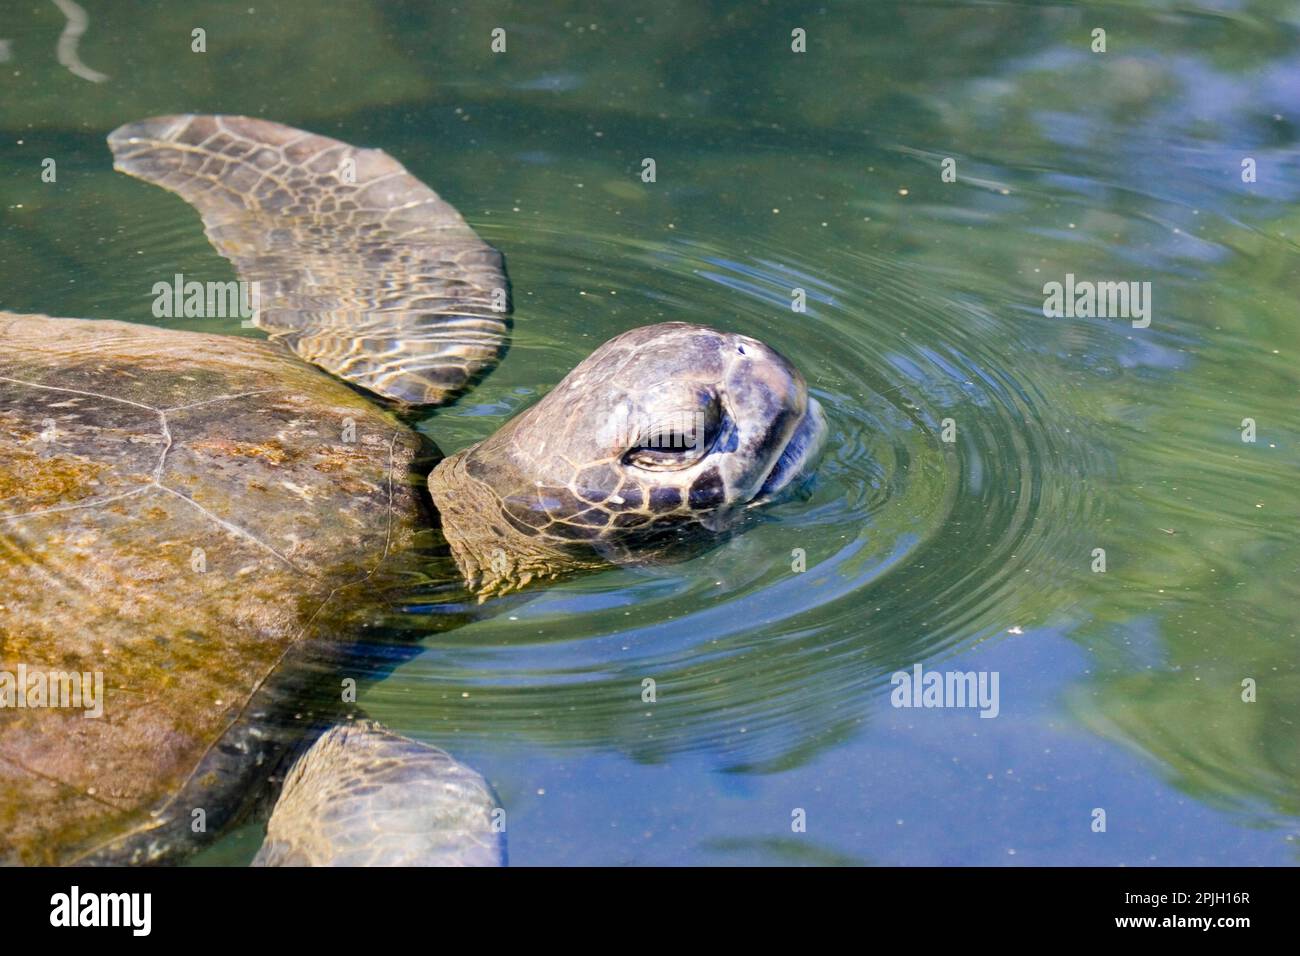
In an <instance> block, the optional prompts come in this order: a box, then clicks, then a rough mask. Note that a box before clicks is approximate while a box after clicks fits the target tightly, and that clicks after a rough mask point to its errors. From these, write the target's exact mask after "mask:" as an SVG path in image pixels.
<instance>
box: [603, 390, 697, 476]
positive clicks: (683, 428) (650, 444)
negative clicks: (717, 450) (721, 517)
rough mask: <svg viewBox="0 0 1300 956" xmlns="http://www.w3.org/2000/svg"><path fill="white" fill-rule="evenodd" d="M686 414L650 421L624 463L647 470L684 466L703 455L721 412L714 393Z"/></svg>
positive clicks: (667, 469)
mask: <svg viewBox="0 0 1300 956" xmlns="http://www.w3.org/2000/svg"><path fill="white" fill-rule="evenodd" d="M701 398H702V401H701V402H700V404H699V405H698V406H697V408H696V409H693V410H692V411H691V412H689V413H686V414H675V415H667V416H665V417H663V418H661V419H659V420H657V421H654V422H652V423H651V424H650V425H649V426H648V427H646V428H645V429H644V430H643V431H642V432H641V436H640V438H639V439H638V441H637V442H636V444H634V445H633V446H632V447H631V448H629V449H628V450H627V451H626V452H624V453H623V463H624V464H627V465H633V466H635V467H637V468H644V469H647V470H649V471H669V470H673V469H679V468H686V467H688V466H690V465H693V464H695V463H696V462H697V461H699V460H700V459H701V458H703V457H704V456H705V455H706V454H707V453H708V451H709V449H710V448H711V447H713V442H714V440H715V439H716V438H717V437H718V431H719V423H720V420H721V415H720V414H719V410H718V403H717V399H716V397H715V396H713V395H711V394H710V395H705V396H701Z"/></svg>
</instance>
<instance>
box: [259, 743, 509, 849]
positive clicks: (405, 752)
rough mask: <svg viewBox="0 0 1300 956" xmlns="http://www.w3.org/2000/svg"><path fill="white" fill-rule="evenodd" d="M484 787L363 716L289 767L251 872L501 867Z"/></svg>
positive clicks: (494, 815) (437, 753) (491, 801)
mask: <svg viewBox="0 0 1300 956" xmlns="http://www.w3.org/2000/svg"><path fill="white" fill-rule="evenodd" d="M503 824H504V817H503V816H502V814H501V812H500V807H499V804H498V802H497V799H496V796H495V795H494V794H493V793H492V788H491V787H489V786H488V784H487V781H486V780H484V779H483V778H482V777H481V776H480V775H479V774H478V773H476V772H475V771H474V770H471V769H470V768H469V767H466V766H465V765H464V764H462V763H458V762H457V761H456V760H455V758H453V757H452V756H451V755H450V754H449V753H447V752H446V751H444V750H439V749H438V748H437V747H430V746H428V745H427V744H423V743H419V742H417V741H414V740H409V739H407V738H406V737H402V736H400V735H398V734H394V733H392V732H391V731H388V730H385V729H384V728H383V727H380V726H379V725H377V724H375V723H374V722H372V721H368V720H359V721H355V722H353V723H349V724H341V725H339V726H338V727H335V728H333V729H332V730H330V731H329V732H328V733H326V734H325V735H324V736H322V737H321V738H320V739H319V740H318V741H316V743H315V744H313V745H312V747H311V749H310V750H308V751H307V753H306V754H304V755H303V756H302V757H301V758H300V759H299V760H298V761H297V762H296V763H295V764H294V766H293V770H291V771H290V772H289V776H288V778H287V779H286V780H285V782H284V790H283V792H282V793H281V795H280V799H279V800H278V801H277V802H276V804H275V812H274V813H272V814H271V819H270V820H269V821H268V823H267V825H266V842H265V843H263V844H262V849H261V851H260V852H259V853H258V854H257V859H256V860H254V861H253V865H254V866H502V865H504V864H505V861H506V849H505V832H504V825H503Z"/></svg>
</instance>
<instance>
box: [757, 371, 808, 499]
mask: <svg viewBox="0 0 1300 956" xmlns="http://www.w3.org/2000/svg"><path fill="white" fill-rule="evenodd" d="M826 432H827V427H826V414H825V412H823V411H822V406H821V403H820V402H818V401H817V399H815V398H813V397H812V396H811V395H810V396H808V407H807V409H806V410H805V411H804V414H803V418H802V419H800V420H799V424H798V425H797V426H796V427H795V430H794V431H793V432H792V433H791V435H790V440H789V441H787V442H786V443H785V448H783V449H782V450H781V454H780V456H779V457H778V458H777V460H776V464H774V465H773V466H772V470H771V471H769V472H768V474H767V478H766V479H764V481H763V485H762V487H761V488H759V489H758V493H757V494H756V495H754V497H753V499H752V500H751V501H750V502H749V505H748V506H747V507H751V508H752V507H755V506H756V505H765V504H769V503H771V502H773V501H777V500H780V499H781V498H784V497H786V496H787V493H793V492H794V491H795V490H796V489H797V488H798V487H799V486H800V485H801V484H802V483H803V480H804V479H806V478H808V477H810V476H811V474H812V467H813V465H815V464H816V463H817V458H818V456H820V455H821V451H822V448H823V447H824V446H825V444H826Z"/></svg>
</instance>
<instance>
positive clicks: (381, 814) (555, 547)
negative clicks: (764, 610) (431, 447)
mask: <svg viewBox="0 0 1300 956" xmlns="http://www.w3.org/2000/svg"><path fill="white" fill-rule="evenodd" d="M109 143H110V146H111V147H112V149H113V152H114V155H115V157H116V166H117V168H118V169H120V170H123V171H125V172H128V173H130V174H132V175H134V176H138V177H140V178H142V179H145V180H147V181H149V182H153V183H155V184H157V185H160V186H162V187H164V188H166V189H169V190H171V191H172V192H175V193H177V194H178V195H180V196H181V197H183V198H184V199H185V200H186V201H187V202H189V203H190V204H191V205H192V206H193V207H194V208H195V209H197V210H198V212H199V213H200V215H201V217H202V219H203V223H204V226H205V227H206V230H207V235H208V237H209V239H211V240H212V243H213V245H214V246H215V247H216V248H217V250H218V251H219V252H221V253H222V254H223V255H224V256H226V257H227V258H228V259H230V260H231V262H233V263H234V265H235V267H236V270H237V271H238V274H239V276H240V278H241V279H242V280H244V281H246V282H255V283H257V284H258V286H259V287H260V288H259V293H260V311H259V312H258V314H257V316H256V323H257V324H258V325H259V327H261V328H263V329H265V330H266V331H267V332H268V333H269V334H270V337H271V340H272V341H271V342H257V341H252V340H249V339H241V338H231V337H228V336H215V335H204V334H198V333H191V332H178V331H173V330H165V329H158V328H151V327H148V326H140V325H128V324H123V323H120V322H106V321H86V320H81V319H51V318H49V317H46V316H31V315H27V316H24V315H14V314H11V313H0V862H25V863H65V862H158V861H167V860H172V859H175V858H177V857H178V856H180V855H181V854H183V853H184V852H186V851H189V850H192V849H193V848H194V847H195V846H196V845H197V844H200V843H202V842H204V841H205V840H206V839H208V838H210V837H211V836H214V835H216V834H218V833H219V832H221V831H222V830H223V829H224V828H226V827H227V826H229V825H230V824H231V823H233V822H236V821H238V820H240V819H241V818H242V817H243V816H244V814H245V813H246V812H247V811H248V810H249V809H250V805H251V804H252V803H253V802H254V801H255V800H256V799H257V798H258V796H259V795H260V794H262V793H264V792H265V790H266V788H265V787H264V786H260V784H264V783H267V782H269V779H270V778H271V777H272V775H273V774H274V773H276V772H278V769H279V767H280V758H281V757H283V756H284V755H285V754H286V753H287V752H288V751H289V749H290V748H291V747H294V746H295V745H297V744H299V743H300V742H302V738H303V737H304V736H305V735H306V728H305V726H304V723H305V722H298V721H297V717H298V716H300V712H301V711H303V710H307V711H310V710H311V706H312V705H313V704H314V703H320V704H321V705H322V706H324V705H325V704H326V703H330V704H331V707H333V708H337V707H338V704H339V698H340V696H341V695H340V694H339V683H338V682H339V679H340V678H341V677H342V678H346V676H347V673H346V664H347V662H348V661H349V660H351V658H349V657H347V656H346V655H347V654H349V653H351V652H352V650H353V648H351V647H350V646H349V645H351V644H352V643H353V642H354V641H355V639H356V637H357V631H358V630H359V628H360V627H361V626H362V624H363V619H364V615H365V614H366V613H367V610H368V609H373V608H374V606H375V604H376V597H375V595H377V594H381V593H384V592H385V588H383V587H381V586H380V582H381V581H383V580H384V579H385V576H387V575H390V574H391V575H392V580H401V579H402V575H403V573H404V572H405V571H409V570H410V565H409V564H403V563H402V559H403V558H404V557H405V558H410V557H411V556H413V555H414V556H415V558H416V560H422V556H421V554H420V553H419V549H413V544H414V542H415V536H416V534H417V533H418V532H419V531H420V530H421V529H424V528H428V527H431V526H432V525H433V524H435V523H436V522H437V521H438V520H439V517H441V519H442V523H443V527H442V530H443V537H444V542H445V544H446V545H447V550H446V551H445V552H444V557H443V558H442V560H443V561H444V562H445V564H444V565H443V570H442V572H441V573H442V574H444V575H445V576H446V577H447V578H448V579H451V578H455V579H456V580H457V581H458V582H459V585H458V586H459V587H461V588H463V589H464V590H462V591H461V593H460V595H459V597H458V599H457V600H458V601H459V602H460V604H461V605H462V606H469V605H470V604H471V603H472V602H469V601H464V600H462V599H464V598H467V597H470V596H475V597H477V598H479V599H480V600H482V599H483V598H484V597H485V596H487V595H490V594H501V593H506V592H509V591H513V590H517V589H520V588H523V587H525V586H527V585H529V584H533V583H537V582H540V581H547V580H554V579H557V578H559V577H562V576H564V575H566V574H571V573H574V572H575V571H578V570H582V569H589V568H597V567H603V566H606V565H607V564H609V563H623V562H627V561H641V560H647V559H651V558H654V557H656V556H659V555H661V554H667V553H669V552H673V553H677V552H678V551H680V550H681V548H682V547H683V546H684V545H685V544H686V542H688V541H690V542H694V541H697V540H700V539H705V540H706V543H707V540H716V536H717V535H718V534H719V533H720V532H724V531H726V530H727V529H729V528H731V527H732V526H734V525H735V524H736V523H737V522H738V521H739V520H740V518H741V516H743V515H744V514H745V513H746V511H747V509H748V508H750V507H751V506H753V505H757V504H760V503H763V502H766V501H769V500H771V499H772V498H773V497H775V496H776V495H777V494H778V493H779V492H780V491H781V490H782V489H784V488H787V487H790V486H792V485H793V484H794V483H795V480H796V478H797V477H798V476H799V475H800V474H801V473H803V472H804V471H805V470H806V469H807V467H808V466H810V464H811V461H812V460H813V458H814V457H815V455H816V451H817V448H818V447H819V446H820V444H821V442H822V438H823V436H824V434H825V422H824V419H823V417H822V415H821V412H820V409H819V408H818V407H817V404H816V402H815V400H813V399H812V398H810V397H809V395H808V392H807V386H806V384H805V383H804V380H803V378H802V377H801V376H800V375H799V373H798V371H797V370H795V369H794V367H793V366H792V365H790V363H789V362H787V361H786V360H785V359H784V358H782V357H781V356H780V355H779V354H777V353H776V352H774V351H773V350H771V349H769V348H768V347H766V346H764V345H763V344H762V343H760V342H757V341H756V340H754V339H750V338H747V337H745V336H738V335H734V334H729V333H722V332H716V331H714V330H712V329H708V328H705V327H703V326H697V325H687V324H684V323H667V324H663V325H659V326H651V327H645V328H642V329H637V330H635V331H633V332H629V333H625V334H624V335H623V336H619V337H618V338H616V339H614V340H612V341H611V342H609V343H606V344H605V345H604V346H602V347H601V348H599V349H597V350H596V352H595V353H593V354H592V355H591V356H590V357H589V358H588V359H587V360H586V361H585V362H583V363H582V364H581V365H579V366H578V367H577V368H576V369H575V370H574V371H573V372H572V373H571V374H570V375H569V376H568V377H567V378H566V379H565V381H563V382H561V383H560V385H559V386H558V387H557V388H556V389H554V390H553V391H552V392H550V393H549V394H548V395H547V396H546V397H544V398H543V399H542V400H541V401H540V402H538V403H537V404H536V405H535V406H533V407H532V408H530V409H529V410H527V411H526V412H525V413H523V414H521V415H520V416H519V417H518V418H516V419H515V420H513V421H511V422H509V423H507V424H506V425H505V426H503V428H502V429H501V430H500V431H499V432H498V433H497V434H496V435H494V436H492V437H490V438H488V439H486V440H485V441H483V442H480V443H479V444H477V445H475V446H472V447H471V448H468V449H465V450H462V451H460V452H458V453H457V454H455V455H453V456H452V457H451V458H450V459H448V460H447V461H446V462H444V463H443V464H442V465H441V466H439V467H438V468H437V469H436V470H435V471H434V472H433V474H432V475H431V476H430V478H429V482H428V497H427V498H426V497H425V496H424V493H423V491H422V490H421V489H420V488H419V484H420V483H421V481H422V479H421V478H419V477H417V471H418V469H417V468H416V467H415V466H416V460H417V457H418V456H419V455H420V452H421V448H422V443H421V440H420V439H419V437H418V436H417V434H416V433H415V432H413V431H412V430H410V429H409V428H407V427H406V426H405V425H403V424H402V423H401V422H400V421H398V419H397V418H396V417H394V415H393V414H392V413H391V412H390V411H386V410H385V409H384V408H381V407H380V405H379V404H377V403H376V402H375V401H373V400H371V399H370V398H368V397H366V396H365V395H363V394H362V393H361V392H360V391H358V390H357V389H365V390H367V391H369V392H371V393H373V394H374V395H377V396H380V397H382V398H383V399H387V400H391V401H392V402H395V403H398V407H403V406H407V405H411V404H424V405H436V404H440V403H442V402H445V401H447V400H449V399H450V398H452V397H454V396H455V395H456V394H458V393H459V392H461V391H463V390H464V389H465V388H467V387H469V386H470V385H472V384H473V382H474V381H475V379H476V378H477V377H478V376H479V375H481V374H483V373H484V372H486V371H487V370H488V369H490V368H491V367H492V365H493V364H495V362H496V361H497V359H498V358H499V356H500V353H501V351H502V348H503V347H504V343H505V337H506V333H507V324H506V321H505V317H504V314H503V313H504V312H505V311H507V310H508V308H509V300H508V283H507V281H506V277H505V272H504V268H503V264H502V260H501V257H500V255H499V254H498V253H497V252H496V251H495V250H493V249H491V248H490V247H489V246H487V245H486V244H484V243H483V242H482V241H481V240H480V239H479V238H478V237H477V236H476V235H475V234H474V232H473V231H472V230H471V229H470V228H469V226H468V225H466V223H465V222H464V220H463V219H461V217H460V216H459V214H458V213H457V212H456V211H455V209H453V208H452V207H451V206H450V205H448V204H447V203H446V202H444V201H443V200H442V199H441V198H439V197H438V196H437V195H436V194H435V193H434V192H433V191H432V190H430V189H429V188H428V187H427V186H425V185H424V184H423V183H421V182H420V181H419V180H417V179H415V178H414V177H413V176H411V175H410V174H409V173H408V172H407V171H406V170H405V169H403V168H402V166H401V165H400V164H398V163H397V162H396V161H395V160H393V159H392V158H391V157H388V156H387V155H385V154H384V153H381V152H379V151H377V150H363V149H357V148H356V147H353V146H349V145H348V144H346V143H341V142H339V141H337V140H332V139H328V138H326V137H322V136H316V135H313V134H310V133H306V132H303V131H301V130H295V129H292V128H290V127H286V126H281V125H279V124H276V123H270V122H267V121H264V120H255V119H248V118H244V117H220V116H169V117H159V118H155V119H150V120H144V121H141V122H138V123H132V124H129V125H127V126H125V127H122V128H121V129H119V130H117V131H115V132H114V133H113V134H111V135H110V137H109ZM303 360H306V361H307V362H311V363H312V364H313V365H315V366H318V367H319V368H313V367H311V365H307V364H304V361H303ZM320 369H324V370H325V371H327V372H330V373H332V374H334V375H337V376H339V377H340V378H342V379H344V380H345V381H346V382H348V383H349V384H351V385H352V386H356V388H350V387H349V386H348V385H347V384H343V383H342V382H339V381H337V380H336V379H333V378H330V377H329V376H327V375H326V374H325V373H324V372H322V371H320ZM611 415H612V416H613V417H612V418H611ZM664 435H669V436H672V437H673V440H672V441H670V442H668V443H667V445H665V444H664V443H663V442H661V441H660V440H659V437H660V436H664ZM679 439H680V440H679ZM430 501H431V502H432V505H433V508H432V509H429V508H428V507H427V504H428V503H429V502H430ZM453 562H454V563H453ZM438 573H439V572H437V571H436V570H435V569H432V568H422V569H420V573H419V576H420V577H422V578H429V577H433V576H436V575H437V574H438ZM449 583H450V581H449ZM449 620H450V619H448V620H444V621H443V622H442V623H441V624H438V623H436V622H435V623H434V625H433V626H445V625H446V624H447V623H449ZM101 681H102V685H101ZM82 685H84V686H82ZM101 686H102V692H101V691H100V687H101ZM87 694H88V695H89V696H87ZM56 698H57V699H56ZM306 716H310V713H309V714H308V715H306ZM326 716H328V717H333V716H336V715H334V714H327V715H326ZM349 716H352V715H349ZM322 719H323V718H322ZM313 726H315V724H313ZM496 823H497V813H496V808H495V807H494V801H493V798H492V794H491V791H490V789H489V788H488V786H487V784H486V783H485V782H484V781H483V780H482V778H481V777H479V776H478V775H477V774H476V773H474V772H473V771H472V770H469V769H468V768H466V767H463V766H462V765H460V764H458V763H456V762H455V760H454V759H452V758H451V757H450V756H449V755H447V754H445V753H443V752H442V751H439V750H437V749H436V748H432V747H430V746H428V745H426V744H422V743H418V742H415V741H411V740H408V739H406V738H404V737H400V736H398V735H396V734H392V733H390V732H387V731H385V730H383V729H382V728H379V727H376V726H375V725H373V724H371V723H369V722H368V721H356V722H354V723H352V724H340V725H339V726H337V727H335V728H333V729H332V730H330V731H328V732H326V733H325V734H324V735H323V736H322V737H321V738H320V739H319V740H318V741H317V742H316V743H315V744H314V745H312V746H311V747H310V748H309V749H308V750H307V751H306V752H305V754H304V755H302V756H301V757H299V759H298V761H297V763H296V764H295V765H294V767H293V768H292V769H291V770H290V772H289V773H288V776H287V778H286V780H285V786H284V789H283V792H282V794H281V796H280V799H279V802H278V803H277V804H276V808H275V811H274V813H273V814H272V815H271V819H270V823H269V825H268V838H267V843H266V845H265V846H264V848H263V852H262V853H261V854H260V855H259V858H258V860H259V862H262V863H267V864H277V863H278V864H285V863H311V864H318V863H331V862H333V863H340V862H342V863H404V864H430V863H437V864H445V863H463V864H482V863H497V862H503V861H504V842H503V838H502V836H501V834H500V832H499V827H497V826H495V825H494V824H496Z"/></svg>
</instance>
